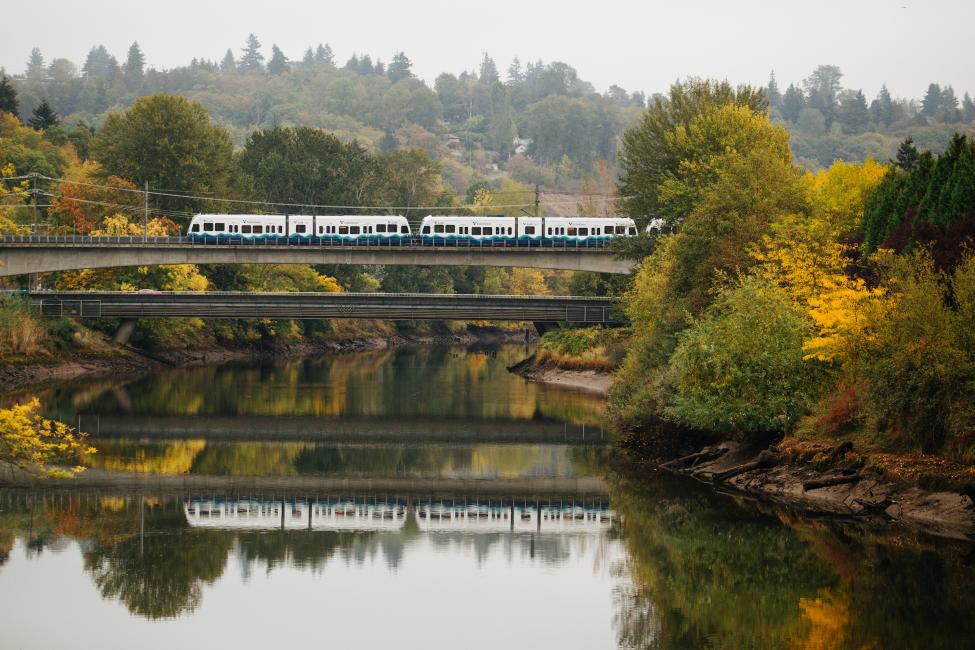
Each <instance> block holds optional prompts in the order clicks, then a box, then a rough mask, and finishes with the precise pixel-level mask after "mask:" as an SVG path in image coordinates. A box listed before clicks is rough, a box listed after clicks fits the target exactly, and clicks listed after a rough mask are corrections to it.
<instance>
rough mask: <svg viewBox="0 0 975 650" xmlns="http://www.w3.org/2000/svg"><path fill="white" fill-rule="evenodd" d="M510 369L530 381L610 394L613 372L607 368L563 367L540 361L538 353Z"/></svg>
mask: <svg viewBox="0 0 975 650" xmlns="http://www.w3.org/2000/svg"><path fill="white" fill-rule="evenodd" d="M508 370H509V371H510V372H513V373H514V374H516V375H518V376H520V377H524V378H525V379H527V380H528V381H533V382H538V383H540V384H549V385H552V386H562V387H564V388H573V389H578V390H584V391H588V392H591V393H597V394H599V395H608V394H609V389H610V387H611V386H612V385H613V374H612V373H611V372H608V371H606V370H596V369H579V368H562V367H559V366H557V365H552V364H546V363H544V362H540V361H539V360H538V358H537V355H534V354H533V355H531V356H530V357H528V358H527V359H524V360H523V361H519V362H518V363H516V364H515V365H513V366H509V367H508Z"/></svg>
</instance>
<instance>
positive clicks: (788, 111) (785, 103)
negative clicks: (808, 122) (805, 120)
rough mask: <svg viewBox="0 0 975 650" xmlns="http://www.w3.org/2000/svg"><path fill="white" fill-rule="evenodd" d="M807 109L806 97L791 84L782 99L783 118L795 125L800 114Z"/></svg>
mask: <svg viewBox="0 0 975 650" xmlns="http://www.w3.org/2000/svg"><path fill="white" fill-rule="evenodd" d="M805 107H806V97H805V95H803V94H802V91H801V90H800V89H799V88H798V87H797V86H796V85H795V84H789V87H788V88H787V89H786V91H785V95H784V96H783V97H782V117H783V118H785V119H787V120H789V121H790V122H793V123H795V122H796V121H798V120H799V114H800V113H802V109H804V108H805Z"/></svg>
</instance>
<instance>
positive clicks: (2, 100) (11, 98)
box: [0, 72, 20, 115]
mask: <svg viewBox="0 0 975 650" xmlns="http://www.w3.org/2000/svg"><path fill="white" fill-rule="evenodd" d="M19 110H20V102H19V101H17V91H16V90H14V87H13V86H12V85H11V84H10V79H9V78H8V77H7V75H5V74H3V73H2V72H0V113H10V114H12V115H17V111H19Z"/></svg>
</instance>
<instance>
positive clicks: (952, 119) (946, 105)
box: [936, 86, 961, 124]
mask: <svg viewBox="0 0 975 650" xmlns="http://www.w3.org/2000/svg"><path fill="white" fill-rule="evenodd" d="M936 119H937V120H938V121H939V122H944V123H945V124H954V123H956V122H960V121H961V111H959V110H958V97H956V96H955V89H954V88H952V87H951V86H945V88H944V89H943V90H942V91H941V105H940V106H939V107H938V113H937V115H936Z"/></svg>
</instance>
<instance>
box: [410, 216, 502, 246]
mask: <svg viewBox="0 0 975 650" xmlns="http://www.w3.org/2000/svg"><path fill="white" fill-rule="evenodd" d="M516 225H517V224H516V219H515V217H459V216H452V215H445V216H434V215H429V216H426V217H423V221H422V222H421V223H420V237H419V239H420V243H421V244H427V245H436V244H440V245H461V244H477V245H482V246H493V245H498V246H514V245H515V243H516V242H517V239H518V237H517V234H516V233H515V228H516Z"/></svg>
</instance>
